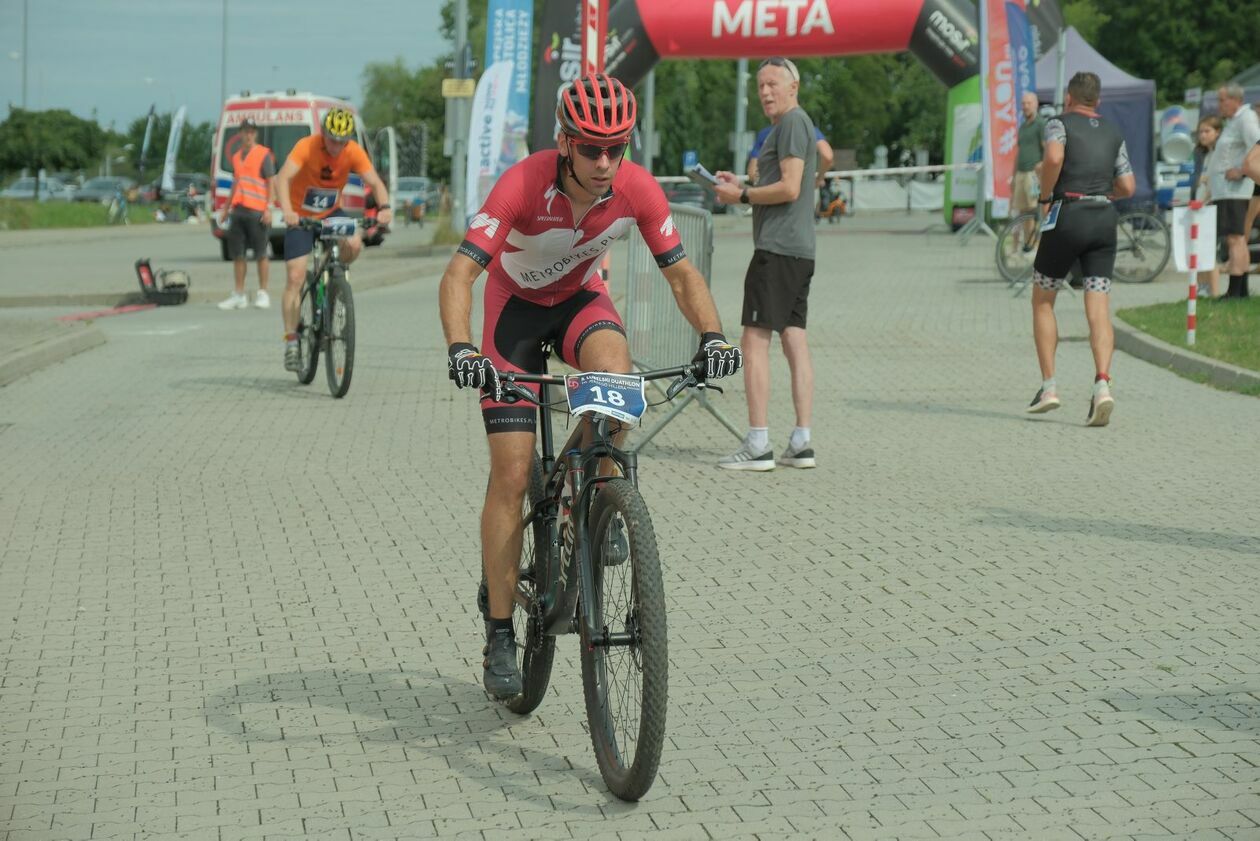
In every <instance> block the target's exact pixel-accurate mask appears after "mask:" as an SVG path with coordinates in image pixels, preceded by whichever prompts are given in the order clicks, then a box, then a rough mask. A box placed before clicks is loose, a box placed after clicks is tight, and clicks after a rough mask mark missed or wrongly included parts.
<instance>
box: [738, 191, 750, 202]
mask: <svg viewBox="0 0 1260 841" xmlns="http://www.w3.org/2000/svg"><path fill="white" fill-rule="evenodd" d="M739 203H740V204H752V202H751V201H749V199H748V188H747V187H745V188H744V189H743V190H742V191H740V194H739Z"/></svg>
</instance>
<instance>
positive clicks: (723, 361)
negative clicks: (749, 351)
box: [691, 333, 744, 380]
mask: <svg viewBox="0 0 1260 841" xmlns="http://www.w3.org/2000/svg"><path fill="white" fill-rule="evenodd" d="M691 361H692V362H702V363H704V370H702V371H701V372H700V375H699V378H700V379H702V380H715V379H717V378H719V377H729V376H731V375H732V374H734V373H735V372H736V371H738V370H739V369H740V368H742V367H744V355H743V354H742V353H740V350H739V348H737V347H735V346H734V345H732V344H731V343H730V342H728V341H727V340H726V337H725V336H723V335H722V334H721V333H705V334H704V335H703V336H701V337H700V350H698V351H696V355H695V358H693V359H692V360H691Z"/></svg>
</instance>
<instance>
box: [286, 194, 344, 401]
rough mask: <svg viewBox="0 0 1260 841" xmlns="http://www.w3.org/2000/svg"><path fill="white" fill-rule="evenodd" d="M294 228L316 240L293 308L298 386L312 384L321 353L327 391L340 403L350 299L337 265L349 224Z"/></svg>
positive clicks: (306, 223) (315, 222) (306, 222)
mask: <svg viewBox="0 0 1260 841" xmlns="http://www.w3.org/2000/svg"><path fill="white" fill-rule="evenodd" d="M299 224H301V226H302V227H303V228H306V229H308V230H311V231H314V232H315V233H316V239H315V245H314V248H313V249H312V255H313V256H312V259H311V268H309V269H307V271H306V283H304V284H303V286H302V297H301V300H300V302H299V304H298V328H297V334H298V353H299V354H300V359H301V364H300V367H299V368H298V372H297V378H298V382H300V383H302V385H308V384H309V383H310V382H311V381H312V380H313V379H315V371H316V369H318V368H319V352H320V350H323V351H325V357H326V358H325V362H324V373H325V374H326V375H327V377H328V390H329V391H330V392H332V396H333V397H338V398H340V397H345V396H346V392H347V391H349V390H350V377H351V375H352V374H353V373H354V295H353V293H352V292H351V291H350V280H349V275H348V273H347V270H346V264H345V263H343V262H341V245H340V242H341V239H342V238H344V237H350V236H354V232H355V220H353V219H348V218H346V217H341V216H338V217H334V218H331V219H302V220H301V222H300V223H299Z"/></svg>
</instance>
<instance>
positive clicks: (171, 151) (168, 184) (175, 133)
mask: <svg viewBox="0 0 1260 841" xmlns="http://www.w3.org/2000/svg"><path fill="white" fill-rule="evenodd" d="M187 110H188V109H187V107H186V106H184V105H181V106H179V110H178V111H176V112H175V118H174V119H173V120H171V136H170V139H168V140H167V141H166V166H165V167H164V168H163V169H162V192H164V193H170V192H173V191H174V189H175V156H176V155H177V154H179V135H180V133H181V132H182V131H183V130H184V114H185V112H186V111H187Z"/></svg>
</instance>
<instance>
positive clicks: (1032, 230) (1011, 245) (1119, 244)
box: [996, 208, 1172, 286]
mask: <svg viewBox="0 0 1260 841" xmlns="http://www.w3.org/2000/svg"><path fill="white" fill-rule="evenodd" d="M1041 220H1042V214H1041V211H1040V208H1038V210H1037V211H1026V212H1024V213H1021V214H1019V215H1018V216H1016V217H1015V218H1013V219H1011V220H1010V221H1009V222H1007V223H1006V227H1004V228H1003V229H1002V233H1001V234H1000V235H999V236H998V242H997V254H996V259H997V267H998V272H999V273H1000V274H1001V275H1002V277H1003V279H1004V280H1006V282H1007V284H1008V285H1011V286H1014V285H1015V284H1026V283H1028V281H1030V280H1032V275H1033V261H1034V260H1036V258H1037V245H1038V243H1039V242H1040V238H1041ZM1171 255H1172V234H1171V232H1170V231H1169V230H1168V226H1167V225H1166V224H1164V220H1162V219H1160V218H1159V217H1158V216H1156V215H1155V214H1154V213H1151V212H1149V211H1147V210H1140V209H1139V210H1129V211H1126V212H1122V213H1121V214H1120V218H1119V220H1118V221H1117V222H1116V266H1115V270H1114V272H1113V274H1112V279H1113V280H1115V281H1117V282H1118V283H1149V282H1150V281H1152V280H1154V279H1155V278H1156V277H1158V276H1159V273H1160V272H1162V271H1163V270H1164V267H1165V266H1166V265H1168V258H1169V257H1170V256H1171Z"/></svg>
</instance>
